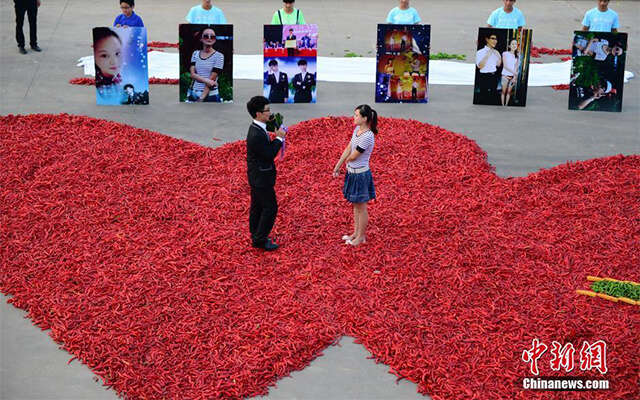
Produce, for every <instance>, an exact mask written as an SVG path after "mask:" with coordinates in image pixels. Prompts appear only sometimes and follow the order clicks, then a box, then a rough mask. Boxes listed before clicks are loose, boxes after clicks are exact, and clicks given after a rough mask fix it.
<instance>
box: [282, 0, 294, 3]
mask: <svg viewBox="0 0 640 400" xmlns="http://www.w3.org/2000/svg"><path fill="white" fill-rule="evenodd" d="M282 2H283V3H295V2H296V0H282Z"/></svg>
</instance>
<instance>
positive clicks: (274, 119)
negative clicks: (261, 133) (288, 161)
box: [267, 113, 289, 160]
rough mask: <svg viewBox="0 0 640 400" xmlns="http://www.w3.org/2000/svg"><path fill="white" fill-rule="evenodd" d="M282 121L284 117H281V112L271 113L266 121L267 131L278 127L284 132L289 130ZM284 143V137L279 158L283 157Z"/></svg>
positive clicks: (275, 129) (273, 130)
mask: <svg viewBox="0 0 640 400" xmlns="http://www.w3.org/2000/svg"><path fill="white" fill-rule="evenodd" d="M283 121H284V118H283V117H282V114H280V113H275V114H271V118H269V121H267V132H275V131H277V130H278V129H280V128H282V130H283V131H285V132H289V129H288V128H287V127H286V126H284V125H283V123H282V122H283ZM285 144H286V142H285V140H284V138H282V149H281V150H280V160H282V159H283V158H284V149H285Z"/></svg>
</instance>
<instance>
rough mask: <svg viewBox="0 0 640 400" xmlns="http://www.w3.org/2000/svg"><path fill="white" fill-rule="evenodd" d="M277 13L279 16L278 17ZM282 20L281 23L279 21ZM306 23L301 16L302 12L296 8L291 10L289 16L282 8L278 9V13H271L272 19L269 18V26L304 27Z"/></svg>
mask: <svg viewBox="0 0 640 400" xmlns="http://www.w3.org/2000/svg"><path fill="white" fill-rule="evenodd" d="M278 12H279V13H280V15H278ZM280 18H282V21H280ZM306 24H307V23H306V22H305V20H304V15H302V11H300V10H298V9H297V8H294V9H293V12H292V13H291V14H287V13H286V12H284V8H281V9H279V10H278V11H276V12H274V13H273V18H271V25H306Z"/></svg>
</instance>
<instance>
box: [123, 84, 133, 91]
mask: <svg viewBox="0 0 640 400" xmlns="http://www.w3.org/2000/svg"><path fill="white" fill-rule="evenodd" d="M128 87H130V88H131V89H132V90H135V88H134V87H133V85H132V84H130V83H127V84H126V85H124V90H127V88H128Z"/></svg>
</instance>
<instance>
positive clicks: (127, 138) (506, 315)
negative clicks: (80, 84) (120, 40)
mask: <svg viewBox="0 0 640 400" xmlns="http://www.w3.org/2000/svg"><path fill="white" fill-rule="evenodd" d="M351 132H352V124H351V119H350V118H336V117H326V118H320V119H315V120H311V121H307V122H303V123H300V124H298V125H295V126H292V127H290V133H289V137H288V140H287V144H288V148H287V157H286V158H285V159H284V161H283V162H282V164H283V165H281V167H280V168H279V171H278V173H279V175H278V183H277V187H276V191H277V194H278V200H279V204H280V211H279V214H278V219H277V221H276V228H275V234H276V236H277V240H278V243H280V244H281V246H282V247H281V249H280V250H278V251H277V252H274V253H264V252H261V251H258V250H255V249H252V248H251V246H250V241H249V235H248V226H247V225H248V222H247V219H248V207H249V190H248V186H247V180H246V172H245V171H246V167H245V162H246V161H245V144H244V142H242V141H240V142H236V143H230V144H226V145H223V146H222V147H219V148H215V149H212V148H205V147H201V146H199V145H195V144H191V143H187V142H184V141H180V140H177V139H173V138H170V137H167V136H164V135H161V134H157V133H154V132H150V131H146V130H142V129H136V128H133V127H130V126H126V125H122V124H118V123H114V122H108V121H103V120H98V119H92V118H87V117H77V116H71V115H65V114H63V115H29V116H13V115H10V116H7V117H2V118H0V159H2V163H3V167H2V168H1V169H0V242H1V243H2V246H0V259H1V264H2V268H1V269H0V289H1V290H2V292H3V293H6V294H10V295H12V296H13V297H12V298H11V300H10V302H11V303H13V304H14V305H15V306H16V307H19V308H22V309H25V310H27V311H28V313H29V317H30V318H31V319H32V320H33V322H34V323H35V324H37V325H38V326H40V327H41V328H42V329H50V330H51V333H50V335H51V336H52V338H53V339H54V340H56V341H57V342H58V343H61V344H62V346H63V347H64V348H65V349H66V350H67V351H68V352H69V353H71V354H72V355H73V356H74V357H77V358H78V359H80V360H82V362H84V363H86V364H87V365H88V366H89V367H90V368H91V369H92V370H93V371H94V372H95V373H96V374H97V375H98V376H100V377H101V378H102V379H103V380H104V382H105V384H106V385H109V386H111V387H112V388H113V389H114V390H116V391H117V392H118V393H119V394H120V395H122V396H123V397H125V398H128V399H186V398H189V399H211V398H221V399H229V398H242V397H246V396H255V395H259V394H264V393H266V392H267V390H268V386H269V385H272V384H274V383H275V382H276V380H277V379H279V378H281V377H283V376H286V375H288V374H289V373H290V372H292V371H294V370H298V369H302V368H304V367H305V366H306V365H307V364H308V363H309V362H310V361H311V360H312V359H314V358H315V357H318V356H319V355H321V352H322V350H323V349H324V348H325V347H326V346H328V345H330V344H332V343H335V342H336V341H337V340H338V339H339V338H340V337H341V336H342V335H353V336H355V337H357V338H358V340H359V341H360V342H361V343H363V344H364V346H366V348H367V349H369V351H371V353H372V354H373V356H374V358H375V359H376V360H377V361H380V362H383V363H385V364H388V365H389V366H390V371H391V372H392V373H394V374H396V375H397V376H398V377H402V378H406V379H409V380H411V381H413V382H416V383H417V384H418V387H419V391H420V392H421V393H428V394H429V395H431V396H432V397H433V398H434V399H435V400H442V399H531V398H534V399H535V398H539V399H542V398H544V399H549V398H555V399H576V398H580V399H614V398H615V399H632V398H636V399H637V398H638V376H639V373H640V367H639V364H638V349H639V348H640V335H638V332H637V327H638V326H640V314H639V313H638V312H636V311H635V310H634V309H633V307H626V308H621V307H618V306H617V305H616V304H614V303H610V302H594V301H590V299H588V298H586V297H584V296H577V295H575V293H574V292H573V291H574V289H575V288H576V287H578V286H579V285H580V284H581V283H582V282H583V281H584V279H585V276H586V275H597V276H616V277H617V278H618V279H621V280H635V281H638V279H639V275H638V273H639V272H638V271H639V270H638V266H639V265H640V219H638V211H639V210H638V206H639V204H640V156H637V155H634V156H622V155H617V156H613V157H608V158H602V159H594V160H589V161H584V162H570V163H567V164H564V165H561V166H558V167H555V168H552V169H548V170H542V171H540V172H537V173H533V174H531V175H529V176H528V177H526V178H507V179H503V178H500V177H498V176H496V175H495V174H494V172H493V168H492V167H491V165H489V164H488V163H487V155H486V153H485V152H484V151H482V149H480V148H479V147H478V146H477V145H476V144H475V143H474V142H473V141H471V140H469V139H467V138H466V137H464V136H461V135H458V134H455V133H452V132H449V131H447V130H445V129H442V128H439V127H437V126H431V125H427V124H424V123H420V122H417V121H410V120H409V121H408V120H398V119H387V118H382V119H381V122H380V134H379V135H378V136H377V137H376V149H375V151H374V153H373V157H372V170H373V175H374V179H375V182H376V192H377V194H378V201H377V202H376V203H375V205H373V206H371V207H370V209H369V216H370V225H369V229H368V243H367V244H366V245H363V246H360V247H358V248H351V247H349V246H345V245H344V244H343V242H342V241H341V240H340V237H341V236H342V235H343V234H345V233H348V232H349V231H350V230H351V224H352V209H351V207H350V206H349V205H348V204H347V203H345V201H344V200H343V198H342V194H341V186H342V180H341V179H335V178H332V177H331V170H332V167H333V165H334V163H335V161H336V160H337V159H338V157H339V156H340V153H341V149H343V148H344V144H345V143H346V142H347V141H348V140H349V137H350V135H351ZM632 309H633V310H632ZM633 327H636V328H633ZM534 338H538V339H540V341H541V342H546V343H548V344H550V343H551V342H552V341H558V342H560V343H573V344H574V346H575V347H576V348H579V346H580V345H581V344H582V341H583V340H587V341H595V340H604V341H605V342H606V343H607V344H608V357H607V363H608V367H609V372H608V374H607V375H606V376H605V377H604V378H605V379H609V380H610V382H611V386H612V388H611V390H608V391H601V392H594V391H592V392H533V391H524V390H523V389H522V388H521V379H522V378H524V377H525V376H527V375H528V369H529V366H528V364H526V363H524V362H523V361H522V360H521V356H522V352H523V351H524V350H525V349H527V348H529V347H530V345H531V342H532V339H534ZM539 366H540V369H541V372H542V374H544V375H567V373H566V372H553V371H551V370H550V368H549V359H548V358H542V359H541V360H540V361H539ZM570 375H576V376H584V375H585V373H580V372H579V371H574V372H573V373H571V374H570ZM599 379H600V378H599Z"/></svg>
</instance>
